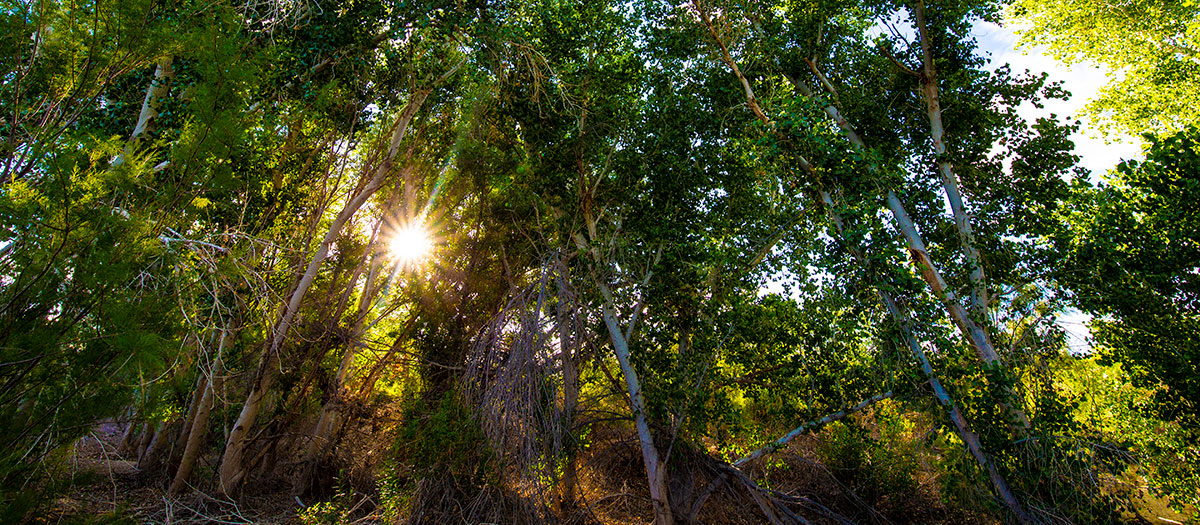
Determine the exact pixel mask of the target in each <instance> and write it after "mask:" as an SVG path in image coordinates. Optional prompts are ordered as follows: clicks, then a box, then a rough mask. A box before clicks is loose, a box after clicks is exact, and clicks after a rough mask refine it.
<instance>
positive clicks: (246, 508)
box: [39, 423, 1187, 525]
mask: <svg viewBox="0 0 1200 525" xmlns="http://www.w3.org/2000/svg"><path fill="white" fill-rule="evenodd" d="M121 434H122V429H121V428H120V427H119V426H118V425H116V424H113V423H106V424H102V425H100V426H98V427H97V428H95V429H94V430H93V431H92V432H91V433H90V434H89V435H88V436H86V437H84V438H83V439H81V440H79V442H77V443H76V445H75V447H74V450H73V452H72V453H71V455H70V456H69V457H68V465H67V467H68V469H69V473H68V480H69V482H68V484H67V487H66V490H65V491H63V492H62V494H63V495H62V496H61V497H59V498H58V499H56V500H55V501H54V503H53V507H52V509H51V511H50V513H49V514H48V515H47V516H46V517H45V518H44V519H42V520H39V522H40V523H60V524H89V523H154V524H159V523H169V524H172V525H175V524H196V523H231V524H232V523H263V524H280V525H292V524H301V523H304V521H303V520H302V519H301V517H300V515H301V513H302V512H304V509H305V507H306V505H305V503H306V502H304V501H301V500H300V499H299V498H295V497H293V496H291V495H290V492H289V490H288V489H287V487H288V485H287V484H286V483H283V482H280V483H274V482H270V481H265V482H263V483H257V484H256V485H257V486H256V487H255V490H253V491H246V492H247V494H246V495H244V496H243V497H242V498H241V499H240V500H239V501H236V502H235V501H231V500H227V499H224V498H218V497H214V496H213V495H211V494H207V493H205V492H204V491H202V490H193V491H189V492H187V493H185V494H184V495H181V496H178V497H174V498H172V497H168V496H167V494H166V491H165V490H163V488H162V486H163V484H164V483H162V480H148V479H147V478H146V477H145V476H144V475H143V473H142V472H141V471H140V470H139V469H138V467H137V464H136V461H131V460H130V459H129V458H126V457H122V456H121V455H120V454H118V452H117V449H118V443H119V442H120V440H121ZM821 439H822V437H821V436H820V435H819V434H818V435H809V436H803V437H801V438H799V439H797V440H796V442H794V443H793V446H791V447H788V448H787V449H785V450H782V451H780V452H779V453H777V454H775V455H774V456H773V457H772V466H771V467H770V469H769V471H759V470H756V471H755V472H754V473H753V474H754V476H755V478H756V479H759V480H761V481H760V482H761V483H766V484H767V486H769V487H770V488H771V489H772V490H774V491H776V493H777V494H787V495H796V497H798V498H800V499H803V500H807V501H810V502H813V503H816V504H817V505H818V506H819V507H821V508H822V509H824V510H826V511H829V512H830V514H829V516H830V517H833V519H820V517H818V518H817V519H815V520H813V521H814V522H816V523H821V522H830V523H834V522H837V521H838V520H839V519H847V521H849V522H863V523H866V522H875V523H931V524H932V523H995V522H996V521H995V518H994V517H993V516H990V515H988V514H985V513H975V512H970V511H968V510H965V509H962V508H954V507H948V506H947V505H946V504H945V503H944V502H943V501H942V498H941V497H939V491H940V487H939V485H940V484H941V483H942V482H943V481H942V480H938V479H937V478H936V477H930V476H929V475H928V472H920V473H919V476H918V477H919V479H917V480H915V481H916V483H915V485H913V486H911V487H910V488H909V489H908V490H906V491H902V492H895V491H891V490H883V491H881V492H880V491H875V492H872V491H870V490H867V491H866V492H863V487H862V486H859V487H858V490H857V493H856V490H855V489H852V488H851V487H848V486H847V485H845V484H843V482H842V481H839V479H838V476H836V475H835V474H834V472H833V471H831V470H830V469H829V468H827V467H826V466H825V465H823V464H822V463H820V462H819V461H817V460H816V457H815V455H814V454H813V451H814V450H817V449H818V448H820V447H821V446H822V445H821ZM358 452H361V451H358ZM677 454H692V455H694V456H695V458H693V459H687V460H684V461H682V462H680V463H679V464H680V465H682V466H681V467H679V468H678V469H677V470H678V472H676V473H675V479H674V480H673V483H676V484H678V483H680V480H686V484H687V485H689V486H690V487H691V488H690V489H686V488H685V494H687V493H690V497H695V495H696V493H698V492H700V491H702V490H704V488H705V487H707V486H708V483H710V482H711V481H713V479H714V476H713V475H712V472H711V470H706V469H708V466H709V465H710V464H711V461H710V460H706V459H705V458H706V457H707V456H706V455H705V454H701V453H698V452H687V451H683V452H678V451H677ZM579 460H580V463H579V485H578V495H579V501H580V503H581V504H580V505H579V506H578V510H577V511H576V512H574V513H573V514H572V515H571V516H568V517H567V518H565V520H564V521H565V522H567V523H587V524H593V523H595V524H627V523H644V522H645V521H646V518H648V517H649V516H650V515H651V513H652V511H651V508H650V504H649V495H648V493H647V491H646V489H645V483H644V477H643V476H644V475H643V474H642V470H641V469H642V466H641V458H640V454H639V451H638V448H637V446H636V440H635V439H634V438H633V435H632V433H631V432H628V431H627V429H623V428H608V429H606V430H605V431H603V432H599V433H598V434H597V436H596V439H595V440H594V441H593V443H592V446H591V447H589V448H588V449H587V452H585V453H584V454H583V455H582V456H581V457H580V458H579ZM208 461H209V462H210V463H211V462H215V457H214V458H208ZM212 467H213V465H210V466H209V468H212ZM755 468H756V469H759V468H760V467H755ZM921 470H922V471H924V470H925V469H921ZM725 485H726V486H723V487H721V489H720V490H716V491H713V492H712V494H711V498H709V499H708V500H707V502H706V503H705V504H704V505H703V512H702V513H700V514H699V515H698V518H699V519H700V522H702V523H719V524H730V525H734V524H753V523H763V522H765V516H764V515H762V514H761V513H760V512H759V511H758V509H757V508H756V505H755V504H754V502H753V500H751V499H750V498H749V497H748V494H747V493H745V490H744V489H738V488H737V487H735V486H730V484H729V483H726V484H725ZM673 490H676V489H673ZM1142 497H1143V500H1142V501H1141V502H1140V504H1139V505H1137V506H1138V507H1139V508H1138V512H1137V514H1139V515H1136V516H1135V515H1126V516H1125V519H1127V520H1128V521H1130V522H1140V523H1179V522H1180V521H1186V520H1187V517H1186V516H1182V515H1179V514H1177V513H1174V512H1172V511H1171V510H1170V509H1169V508H1167V507H1166V506H1165V505H1163V503H1162V502H1161V501H1159V500H1157V499H1155V498H1153V497H1151V496H1150V495H1149V494H1146V493H1145V492H1144V491H1143V494H1142ZM378 498H379V495H378V494H358V493H355V494H354V495H353V496H352V498H351V499H352V500H354V501H357V502H358V503H357V504H354V505H353V506H354V507H356V509H357V510H356V511H354V512H348V513H346V514H344V515H343V518H342V519H337V520H335V521H336V522H340V523H355V524H370V523H383V522H384V521H383V520H382V519H381V518H380V514H381V512H380V511H379V510H377V509H374V508H373V507H374V506H375V504H374V501H375V500H377V499H378ZM307 503H308V504H310V505H311V504H312V503H316V502H315V501H309V502H307ZM364 503H367V505H365V506H363V504H364ZM360 506H361V507H362V508H358V507H360ZM366 507H371V508H366ZM1177 520H1178V521H1177ZM426 521H428V520H426Z"/></svg>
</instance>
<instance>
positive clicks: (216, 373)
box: [167, 327, 233, 496]
mask: <svg viewBox="0 0 1200 525" xmlns="http://www.w3.org/2000/svg"><path fill="white" fill-rule="evenodd" d="M231 328H232V327H226V328H225V329H224V330H221V340H220V343H218V345H217V355H216V357H214V358H213V362H212V368H211V370H209V373H208V378H207V379H208V380H207V381H206V382H205V385H204V394H203V396H202V398H201V400H200V405H199V407H198V408H197V410H196V415H195V417H194V418H193V420H192V425H191V427H190V428H188V432H187V439H186V440H185V441H184V445H183V446H182V449H183V456H182V458H181V459H180V460H179V468H178V469H176V470H175V478H174V480H172V481H171V486H170V488H168V489H167V494H169V495H172V496H174V495H176V494H179V493H180V492H181V491H182V490H183V488H184V487H185V486H186V485H187V480H188V477H190V476H191V475H192V469H193V468H195V466H196V459H197V458H199V457H200V447H201V446H202V445H203V444H204V436H205V435H206V434H207V433H208V419H209V416H210V415H211V414H212V409H213V406H214V405H215V404H216V394H217V391H218V390H220V389H221V377H222V374H224V370H223V369H222V366H221V358H222V356H223V354H224V352H225V349H226V348H228V346H229V344H230V342H231V341H232V339H233V335H232V334H233V332H232V329H231Z"/></svg>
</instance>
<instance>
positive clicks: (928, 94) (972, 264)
mask: <svg viewBox="0 0 1200 525" xmlns="http://www.w3.org/2000/svg"><path fill="white" fill-rule="evenodd" d="M913 14H914V15H915V16H914V18H915V19H916V24H917V33H918V34H919V35H920V38H921V59H922V60H921V73H920V78H921V95H922V98H924V99H925V110H926V111H925V112H926V115H927V116H928V119H929V137H930V139H931V140H932V141H933V151H934V154H935V155H936V156H937V164H938V173H939V174H940V175H941V177H942V187H943V188H944V189H945V191H946V200H947V202H948V203H949V204H950V210H951V212H952V213H953V214H954V225H955V228H956V229H957V231H958V239H959V242H960V243H961V244H962V250H963V255H964V256H965V257H966V260H967V266H968V267H969V268H970V270H971V274H970V279H971V285H972V293H971V310H972V313H973V314H974V316H975V317H976V318H977V320H979V321H981V322H982V321H983V320H984V319H986V318H987V307H988V291H987V282H986V280H985V278H984V273H983V261H982V260H981V258H980V255H979V249H978V248H977V246H976V243H975V231H974V229H973V228H972V227H971V218H970V216H969V215H967V211H966V207H965V206H964V205H963V199H962V191H961V190H960V189H959V184H958V177H957V176H956V175H955V174H954V169H953V167H952V166H951V165H950V159H949V158H948V157H947V155H946V139H945V135H946V132H945V126H944V125H943V123H942V107H941V103H940V102H939V100H938V85H937V68H936V67H935V64H934V60H933V44H932V42H931V40H930V38H929V27H928V24H927V23H926V20H925V2H924V0H918V1H917V2H916V5H915V7H914V8H913Z"/></svg>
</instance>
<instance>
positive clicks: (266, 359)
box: [219, 64, 461, 495]
mask: <svg viewBox="0 0 1200 525" xmlns="http://www.w3.org/2000/svg"><path fill="white" fill-rule="evenodd" d="M460 65H461V64H460ZM457 68H458V66H455V68H454V69H452V70H451V71H449V72H447V73H446V74H445V75H443V76H442V78H441V79H439V80H444V79H445V78H448V77H449V75H450V74H451V73H453V71H454V70H456V69H457ZM430 91H431V88H425V89H419V90H417V91H415V92H414V93H413V94H412V96H411V97H410V98H409V101H408V104H407V105H406V106H405V107H404V109H403V110H402V111H401V112H400V115H399V117H398V118H397V120H396V123H395V124H394V125H393V129H392V135H391V141H390V143H389V146H388V152H387V155H386V156H385V157H384V158H383V160H382V162H380V163H379V165H378V166H377V167H376V168H375V169H374V171H373V173H372V175H371V178H370V179H369V180H368V181H367V183H366V184H365V185H364V186H363V187H362V188H361V189H359V191H358V192H357V193H356V194H355V195H354V196H353V197H351V198H350V200H349V201H348V202H346V205H345V206H344V207H343V208H342V211H340V212H339V213H338V214H337V217H335V218H334V220H333V223H332V224H330V225H329V229H328V230H326V232H325V236H324V238H322V239H321V243H320V244H319V245H317V249H316V252H314V253H313V255H312V258H311V259H310V261H309V263H308V267H307V268H306V269H305V271H304V274H303V275H301V277H300V280H299V282H298V283H297V285H296V288H295V290H293V291H292V294H291V297H290V299H289V300H288V302H287V305H286V306H285V307H284V309H283V311H282V312H281V314H280V316H279V321H278V322H277V323H276V324H275V329H274V330H273V331H272V334H273V335H272V337H271V343H270V346H269V347H268V348H267V350H266V353H265V355H264V356H263V359H262V362H261V363H260V365H259V367H258V370H257V371H256V372H255V379H254V382H253V383H252V384H251V388H250V392H249V394H248V395H247V396H246V403H245V404H244V405H242V411H241V413H239V414H238V419H237V421H236V423H234V426H233V430H231V431H230V432H229V439H228V442H227V444H226V446H225V454H224V455H223V456H222V458H221V466H220V469H219V472H220V488H221V492H222V493H224V494H226V495H231V494H232V493H233V492H234V491H235V490H236V485H237V481H238V480H240V479H241V476H242V472H243V467H242V461H243V459H244V456H245V454H246V446H247V445H248V444H249V443H248V438H249V432H250V429H251V428H252V427H253V426H254V419H255V418H256V417H257V416H258V412H259V410H260V409H261V408H262V401H263V398H264V397H265V395H266V393H267V391H268V390H269V389H270V388H271V383H272V382H273V381H274V379H275V371H276V370H277V369H278V367H279V350H280V348H281V347H282V346H283V342H284V340H285V339H286V337H287V333H288V329H289V328H291V325H292V320H293V319H294V318H295V316H296V312H297V311H299V309H300V304H301V303H302V302H303V300H304V295H305V294H306V293H307V292H308V289H309V287H310V286H312V283H313V281H314V280H316V277H317V271H318V270H320V268H321V265H322V264H323V263H324V262H325V258H326V257H328V256H329V248H330V246H332V245H333V243H334V241H336V240H337V238H338V237H339V236H341V232H342V227H343V226H345V225H346V222H347V221H349V220H350V217H352V216H353V215H354V214H355V213H357V212H358V210H359V208H361V207H362V206H363V205H364V204H366V202H367V200H369V199H370V198H371V196H372V195H374V194H375V192H376V191H377V190H379V188H380V187H382V185H383V182H384V180H385V179H386V178H387V177H388V176H389V175H390V174H391V172H392V166H393V162H394V161H395V158H396V155H397V153H398V152H399V150H400V143H401V140H402V139H403V138H404V135H405V133H406V131H407V130H408V125H409V123H410V122H411V121H412V118H413V116H414V115H416V113H417V110H418V109H419V108H420V107H421V105H422V104H424V102H425V99H426V98H427V97H428V96H429V93H430Z"/></svg>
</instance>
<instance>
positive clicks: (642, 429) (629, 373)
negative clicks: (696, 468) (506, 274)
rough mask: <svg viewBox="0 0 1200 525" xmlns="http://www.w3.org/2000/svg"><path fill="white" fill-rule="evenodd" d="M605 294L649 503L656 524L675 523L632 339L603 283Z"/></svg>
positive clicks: (606, 313) (607, 324)
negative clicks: (624, 330) (631, 348)
mask: <svg viewBox="0 0 1200 525" xmlns="http://www.w3.org/2000/svg"><path fill="white" fill-rule="evenodd" d="M599 285H600V291H601V293H602V294H603V295H604V311H603V313H602V314H601V315H602V316H603V317H604V326H605V327H607V328H608V335H609V338H610V340H611V341H612V344H613V353H614V354H616V356H617V363H618V364H620V366H621V373H622V375H624V376H625V387H626V389H627V390H628V392H629V404H630V408H631V409H632V410H633V424H634V427H635V428H636V429H637V435H638V443H639V444H641V447H642V464H643V465H644V466H645V467H646V478H647V481H648V482H649V484H650V502H651V503H652V504H653V505H654V523H655V524H657V525H672V524H673V523H675V519H674V516H673V515H672V513H671V505H670V502H669V501H668V499H667V497H668V496H667V483H666V481H667V480H666V472H667V466H666V465H665V464H664V463H663V462H662V461H661V460H660V459H659V455H658V447H657V446H655V445H654V436H653V435H652V434H651V432H650V423H649V421H647V419H646V402H645V400H644V399H643V398H642V385H641V383H640V382H639V380H638V374H637V370H635V369H634V368H633V363H632V362H630V360H629V342H628V341H627V340H626V337H625V334H623V333H621V328H620V326H619V325H618V324H617V317H616V311H615V310H614V309H613V306H612V304H613V301H612V292H610V291H609V289H608V286H607V285H605V284H604V283H603V282H600V283H599Z"/></svg>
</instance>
